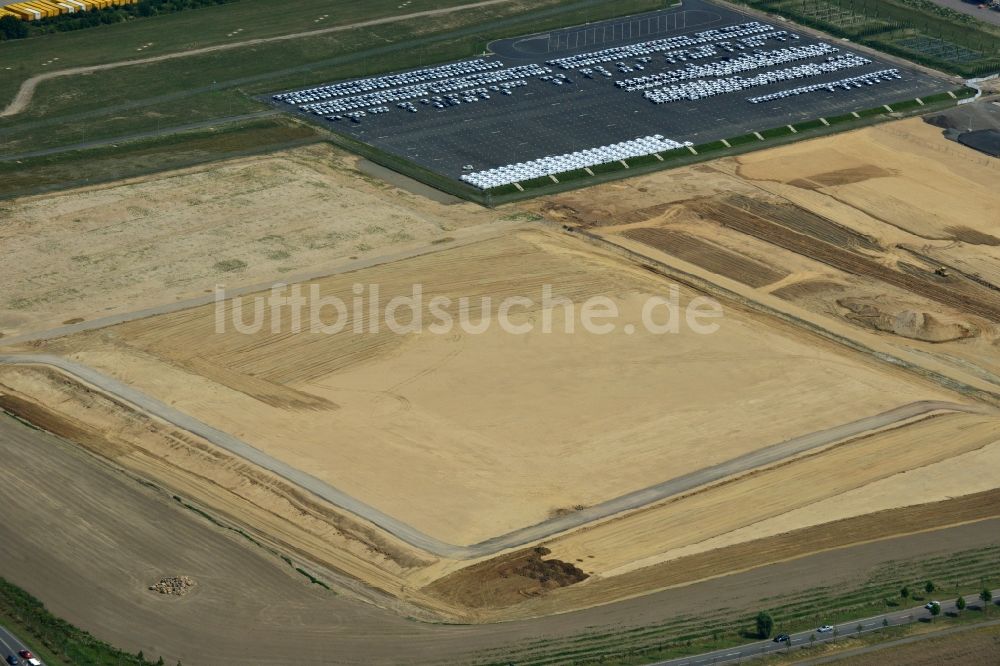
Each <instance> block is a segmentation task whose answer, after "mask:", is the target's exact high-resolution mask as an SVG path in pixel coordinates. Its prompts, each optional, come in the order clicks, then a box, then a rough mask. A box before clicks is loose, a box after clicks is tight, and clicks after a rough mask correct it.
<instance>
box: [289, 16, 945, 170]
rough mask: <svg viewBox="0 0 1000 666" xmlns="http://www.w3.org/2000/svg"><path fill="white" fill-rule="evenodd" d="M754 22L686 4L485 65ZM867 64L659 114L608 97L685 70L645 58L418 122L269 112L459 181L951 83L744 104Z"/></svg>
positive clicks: (508, 53) (421, 113) (630, 99)
mask: <svg viewBox="0 0 1000 666" xmlns="http://www.w3.org/2000/svg"><path fill="white" fill-rule="evenodd" d="M754 20H756V19H754V18H752V17H750V16H748V15H744V14H742V13H739V12H736V11H732V10H729V9H726V8H723V7H721V6H718V5H715V4H712V3H710V2H707V1H706V0H686V2H685V3H684V6H683V8H681V9H670V10H662V11H659V12H654V13H651V14H644V15H641V16H638V17H630V18H627V19H616V20H613V21H605V22H601V23H595V24H590V25H588V26H583V27H576V28H567V29H565V30H561V31H556V32H551V33H545V34H542V35H528V36H524V37H519V38H515V39H509V40H503V41H499V42H494V43H493V44H491V45H490V50H491V52H492V53H493V54H494V55H492V56H488V57H487V58H485V60H486V61H487V62H489V61H491V60H500V61H501V62H502V63H503V66H504V67H512V66H517V65H525V64H529V63H537V64H541V65H544V64H545V62H546V61H548V60H552V59H555V58H562V57H566V56H570V55H575V54H579V53H585V52H592V51H597V50H600V49H605V48H609V47H614V46H622V45H629V44H637V43H641V42H645V41H648V40H653V39H662V38H667V37H675V36H678V35H690V34H694V33H698V32H701V31H705V30H711V29H718V28H723V27H726V26H731V25H737V24H744V23H748V22H750V21H754ZM772 25H773V26H774V28H775V30H785V29H787V27H786V26H784V25H782V22H780V21H775V22H774V23H773V24H772ZM796 34H797V35H798V36H799V37H800V38H799V39H797V40H788V41H784V42H780V41H775V40H770V41H768V42H767V43H766V44H763V45H762V46H761V47H760V48H761V49H763V50H765V51H771V50H776V49H783V48H787V47H789V46H808V45H810V44H815V43H817V41H819V40H816V39H814V38H812V37H810V36H808V35H807V34H805V33H796ZM825 41H826V43H828V44H831V45H833V46H835V47H837V48H838V49H840V50H839V52H838V53H837V55H847V54H852V53H853V54H860V53H859V52H858V51H857V50H854V49H852V48H851V45H850V44H849V43H847V42H843V41H840V40H836V39H835V38H832V37H831V38H829V39H828V40H825ZM745 53H746V52H744V51H737V52H735V53H729V52H726V51H721V50H720V52H719V53H718V54H717V55H716V56H713V57H711V58H708V59H699V60H698V63H699V64H703V63H711V62H713V61H719V62H722V61H724V60H725V59H727V58H735V57H739V56H740V55H743V54H745ZM863 55H865V57H867V58H870V59H871V60H872V62H871V63H869V64H866V65H863V66H860V67H852V68H850V69H843V70H841V71H836V72H830V73H825V74H823V75H820V76H816V77H809V78H800V79H793V80H787V81H782V82H779V83H773V84H769V85H764V86H759V87H754V88H752V89H748V90H741V91H737V92H731V93H726V94H721V95H716V96H712V97H707V98H702V99H698V100H694V101H691V100H683V101H677V102H671V103H666V104H654V103H653V102H651V101H649V100H647V99H645V98H644V97H643V93H642V92H627V91H625V90H622V89H620V88H617V87H616V86H615V82H616V81H620V80H625V79H630V78H633V77H636V76H641V75H648V74H655V73H659V72H664V71H668V70H676V69H678V68H679V67H681V66H683V64H684V63H675V64H670V63H668V62H667V61H666V60H665V58H664V56H663V55H662V54H659V53H657V54H652V59H651V61H650V62H648V63H644V64H643V68H644V69H643V70H641V71H636V70H633V71H632V72H630V73H621V72H619V71H618V68H617V67H616V66H615V64H614V62H607V63H604V66H605V67H606V68H607V69H608V70H609V71H610V72H611V74H612V76H611V77H607V76H604V75H602V74H595V75H594V76H593V78H587V77H585V76H583V75H581V74H580V72H579V71H577V70H572V69H570V70H561V69H559V68H557V67H552V68H551V69H552V70H553V74H560V73H561V74H564V75H566V76H567V77H568V79H569V82H566V83H564V84H563V85H555V84H553V83H552V82H550V81H542V80H540V77H539V76H531V77H526V78H525V79H524V80H525V81H527V85H525V86H522V87H518V88H516V89H512V90H511V94H510V95H502V94H496V93H492V92H491V93H490V98H489V99H484V98H479V99H478V100H477V101H475V102H469V101H465V102H464V103H461V104H459V105H456V106H447V107H445V108H434V106H432V105H425V104H421V103H420V100H419V98H413V99H412V100H411V102H412V103H413V104H414V106H415V108H416V111H415V112H409V111H406V110H404V109H400V108H398V107H397V106H396V105H395V104H388V105H387V106H388V111H385V112H383V113H379V114H377V115H366V116H365V117H363V118H360V119H359V122H353V121H351V120H350V119H348V118H342V119H341V120H336V121H333V120H328V119H327V116H325V115H313V114H310V113H308V112H306V111H302V110H301V109H298V108H297V107H295V106H293V105H290V104H285V103H279V102H275V103H276V104H277V106H278V107H279V108H282V109H284V110H286V111H290V112H292V113H298V114H301V115H304V116H306V117H308V118H309V119H310V120H311V121H312V122H317V123H321V124H323V125H325V126H327V127H328V128H329V129H331V130H333V131H335V132H339V133H342V134H346V135H349V136H351V137H354V138H356V139H359V140H361V141H363V142H365V143H368V144H371V145H374V146H375V147H377V148H379V149H381V150H383V151H386V152H389V153H392V154H395V155H398V156H401V157H404V158H406V159H407V160H410V161H413V162H415V163H417V164H419V165H421V166H423V167H426V168H429V169H430V170H432V171H435V172H437V173H440V174H444V175H447V176H449V177H452V178H459V177H461V176H462V174H464V173H468V172H470V171H482V170H485V169H490V168H493V167H498V166H502V165H507V164H513V163H517V162H526V161H529V160H533V159H538V158H541V157H545V156H548V155H559V154H564V153H571V152H574V151H579V150H584V149H587V148H593V147H597V146H604V145H608V144H613V143H618V142H622V141H627V140H631V139H635V138H637V137H644V136H649V135H654V134H661V135H663V136H665V137H667V138H668V139H673V140H675V141H680V142H685V141H690V142H693V143H695V144H698V143H705V142H708V141H714V140H718V139H725V138H730V137H734V136H739V135H742V134H747V133H749V132H753V131H760V130H766V129H769V128H773V127H779V126H782V125H786V124H790V123H796V122H802V121H805V120H812V119H816V118H820V117H828V116H835V115H840V114H844V113H849V112H851V111H858V110H862V109H868V108H873V107H877V106H881V105H882V104H885V103H890V102H895V101H901V100H906V99H912V98H914V97H921V96H927V95H931V94H934V93H939V92H943V91H946V90H948V89H950V88H952V87H954V85H953V84H949V82H948V81H945V80H943V79H937V78H934V77H932V76H930V75H927V74H924V73H922V72H919V71H917V70H916V69H903V68H900V73H901V75H902V76H901V78H900V79H898V80H896V79H892V80H888V81H882V82H881V83H878V84H875V85H871V86H862V87H860V88H852V89H851V90H840V89H838V90H837V91H836V92H828V91H826V90H821V91H817V92H812V93H808V94H803V95H798V96H794V97H786V98H782V99H778V100H775V101H770V102H764V103H759V104H751V103H749V102H748V101H747V98H748V97H751V96H759V95H767V94H769V93H772V92H777V91H781V90H787V89H790V88H796V87H799V86H802V85H806V84H815V83H822V82H826V81H836V80H839V79H843V78H846V77H853V76H858V75H861V74H866V73H870V72H875V71H878V70H883V69H890V68H896V67H898V65H894V64H891V63H889V62H887V61H884V60H881V59H880V58H877V57H873V56H871V55H869V54H863ZM624 60H625V61H626V62H627V63H628V64H629V65H630V66H634V64H635V62H636V59H635V58H627V59H624ZM824 60H825V58H823V57H818V58H815V59H811V60H805V61H796V62H790V63H785V64H780V65H776V66H773V67H765V68H761V69H757V70H753V71H747V72H741V73H740V76H743V77H752V76H754V75H756V74H759V73H760V72H766V71H770V70H778V69H783V68H787V67H793V66H797V65H800V64H804V63H809V62H815V63H822V62H823V61H824ZM692 62H693V61H692ZM420 97H422V95H421V96H420Z"/></svg>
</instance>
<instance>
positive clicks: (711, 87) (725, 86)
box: [643, 54, 871, 104]
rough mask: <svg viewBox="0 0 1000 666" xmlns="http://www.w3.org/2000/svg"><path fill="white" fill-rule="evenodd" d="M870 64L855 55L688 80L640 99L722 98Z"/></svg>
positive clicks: (654, 91) (667, 100)
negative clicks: (747, 73) (750, 73)
mask: <svg viewBox="0 0 1000 666" xmlns="http://www.w3.org/2000/svg"><path fill="white" fill-rule="evenodd" d="M869 63H871V60H869V59H868V58H863V57H861V56H857V55H854V54H847V55H842V56H837V57H835V58H830V59H829V60H828V61H826V62H823V63H807V64H804V65H797V66H795V67H789V68H787V69H776V70H772V71H770V72H761V73H760V74H758V75H756V76H754V77H751V78H743V77H742V76H733V77H730V78H726V79H714V80H711V81H704V80H698V81H688V82H685V83H681V84H677V85H673V86H667V87H665V88H657V89H655V90H647V91H646V92H645V93H643V97H645V98H646V99H648V100H649V101H651V102H653V103H655V104H667V103H670V102H677V101H681V100H697V99H704V98H706V97H714V96H715V95H724V94H726V93H732V92H737V91H740V90H746V89H748V88H757V87H760V86H766V85H770V84H772V83H779V82H781V81H788V80H790V79H801V78H806V77H812V76H820V75H822V74H829V73H830V72H836V71H838V70H841V69H848V68H852V67H861V66H863V65H867V64H869Z"/></svg>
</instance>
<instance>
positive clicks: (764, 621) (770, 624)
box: [757, 611, 774, 638]
mask: <svg viewBox="0 0 1000 666" xmlns="http://www.w3.org/2000/svg"><path fill="white" fill-rule="evenodd" d="M772 631H774V618H772V617H771V615H770V614H769V613H765V612H764V611H761V612H759V613H757V635H758V636H760V637H761V638H770V637H771V632H772Z"/></svg>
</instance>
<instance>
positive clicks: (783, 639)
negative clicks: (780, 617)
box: [774, 634, 792, 643]
mask: <svg viewBox="0 0 1000 666" xmlns="http://www.w3.org/2000/svg"><path fill="white" fill-rule="evenodd" d="M790 640H792V637H791V636H789V635H788V634H778V635H777V636H775V637H774V642H775V643H787V642H788V641H790Z"/></svg>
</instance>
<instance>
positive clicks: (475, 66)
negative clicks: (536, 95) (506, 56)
mask: <svg viewBox="0 0 1000 666" xmlns="http://www.w3.org/2000/svg"><path fill="white" fill-rule="evenodd" d="M502 67H503V63H502V62H500V61H498V60H483V59H482V58H478V59H475V60H463V61H461V62H452V63H448V64H446V65H440V66H438V67H429V68H425V69H417V70H411V71H408V72H399V73H397V74H386V75H385V76H374V77H369V78H365V79H354V80H352V81H342V82H340V83H331V84H329V85H325V86H317V87H315V88H305V89H303V90H295V91H292V92H287V93H280V94H278V95H275V96H274V99H275V101H278V102H287V103H288V104H295V105H300V104H308V103H310V102H318V101H321V100H324V99H330V98H332V97H343V96H345V95H363V94H365V93H370V92H374V91H377V90H385V89H387V88H396V87H399V86H406V85H414V84H421V83H429V82H431V81H437V80H439V79H449V78H455V77H458V76H466V75H469V74H476V73H480V72H486V71H489V70H493V69H501V68H502Z"/></svg>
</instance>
